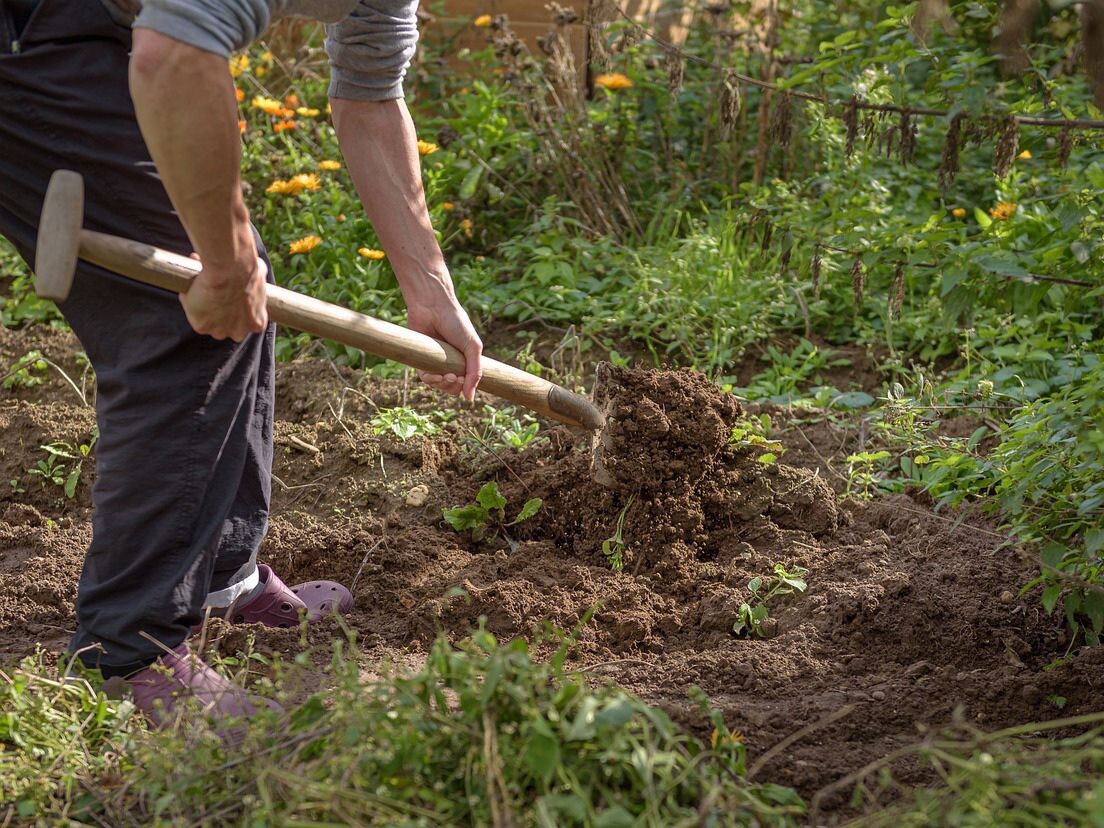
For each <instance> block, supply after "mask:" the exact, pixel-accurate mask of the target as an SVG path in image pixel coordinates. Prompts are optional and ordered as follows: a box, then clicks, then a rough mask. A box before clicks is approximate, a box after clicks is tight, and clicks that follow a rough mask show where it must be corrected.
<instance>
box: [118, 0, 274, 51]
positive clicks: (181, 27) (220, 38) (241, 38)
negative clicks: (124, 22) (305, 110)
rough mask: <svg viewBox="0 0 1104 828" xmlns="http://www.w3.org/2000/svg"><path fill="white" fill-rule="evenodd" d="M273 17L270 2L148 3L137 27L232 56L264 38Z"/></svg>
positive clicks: (178, 0)
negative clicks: (262, 36) (258, 39)
mask: <svg viewBox="0 0 1104 828" xmlns="http://www.w3.org/2000/svg"><path fill="white" fill-rule="evenodd" d="M271 14H272V12H271V9H270V5H269V2H266V0H145V2H144V3H143V4H142V11H141V12H139V14H138V18H137V19H136V20H135V21H134V27H135V28H144V29H153V30H154V31H156V32H160V33H161V34H163V35H167V36H168V37H171V38H175V39H176V40H180V41H183V42H184V43H187V44H189V45H191V46H195V47H196V48H198V49H203V50H204V51H207V52H214V53H215V54H218V55H224V56H226V57H229V55H230V53H231V52H235V51H238V50H239V49H244V48H245V47H246V46H248V45H249V44H250V43H252V42H253V41H254V40H256V39H257V38H258V37H260V36H261V33H262V32H263V31H264V30H265V28H266V27H267V26H268V21H269V18H270V17H271Z"/></svg>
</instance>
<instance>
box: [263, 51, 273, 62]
mask: <svg viewBox="0 0 1104 828" xmlns="http://www.w3.org/2000/svg"><path fill="white" fill-rule="evenodd" d="M261 60H263V61H264V62H265V63H272V52H261Z"/></svg>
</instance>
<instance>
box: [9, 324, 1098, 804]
mask: <svg viewBox="0 0 1104 828" xmlns="http://www.w3.org/2000/svg"><path fill="white" fill-rule="evenodd" d="M0 337H2V338H0V368H4V369H5V370H6V365H9V364H11V362H13V361H14V360H15V359H17V358H18V357H19V356H20V355H22V353H25V352H26V351H27V350H29V349H31V348H39V349H41V350H46V349H47V347H48V348H49V349H50V351H51V354H52V355H51V359H52V360H54V361H56V362H58V364H59V365H68V366H70V367H71V368H72V369H73V370H74V371H76V372H77V373H78V374H79V365H78V364H77V363H76V362H75V361H74V358H73V354H74V353H75V352H76V350H77V345H76V343H75V342H74V341H73V340H71V339H67V338H66V336H65V335H62V334H56V333H53V332H49V333H46V334H43V333H42V332H41V330H33V329H32V330H29V331H14V332H13V331H3V330H0ZM66 370H67V371H68V370H69V369H66ZM78 384H79V381H78ZM277 389H278V390H277V393H278V397H279V400H278V422H277V424H276V428H275V442H276V459H275V469H274V471H275V475H276V483H275V485H274V497H273V501H274V502H273V518H272V524H271V530H270V532H269V535H268V538H267V540H266V543H265V546H264V548H263V550H262V558H263V559H264V560H265V561H266V562H267V563H269V564H271V565H272V566H273V567H274V568H275V569H276V570H277V571H278V572H279V573H280V574H281V576H282V577H283V578H284V580H286V581H288V582H289V583H295V582H296V581H300V580H306V579H311V578H322V577H326V578H335V579H338V580H341V581H343V582H344V583H346V584H347V585H349V586H350V587H351V589H352V590H353V593H354V596H355V598H356V602H357V605H356V608H355V609H354V610H353V612H352V613H351V615H350V616H349V617H348V619H347V620H348V624H349V625H350V627H351V628H352V629H353V630H354V631H355V632H356V633H357V640H358V642H359V644H360V645H361V647H362V649H363V651H364V653H365V657H366V663H374V662H378V661H379V660H380V659H383V658H386V659H389V660H391V661H401V662H404V663H408V664H416V663H417V660H418V659H419V658H420V657H421V656H422V654H424V652H425V651H426V648H427V647H428V646H429V644H430V643H431V642H432V641H433V639H434V637H435V636H437V635H438V634H440V633H441V632H444V633H446V634H447V635H449V636H451V637H454V638H458V637H460V636H463V635H464V634H465V633H467V632H468V631H469V630H470V629H471V628H472V627H473V626H475V625H476V624H477V623H478V622H479V619H480V618H485V623H486V626H487V628H488V629H489V630H490V631H492V632H493V633H495V634H496V635H497V636H499V637H500V638H509V637H511V636H516V635H524V636H534V635H539V634H540V633H541V632H542V630H544V629H546V627H547V625H548V624H552V625H554V626H556V627H558V628H560V629H566V630H571V629H573V628H574V627H576V626H577V625H578V624H579V622H580V619H582V618H583V617H584V615H585V614H586V613H587V612H588V611H590V610H592V609H593V610H595V612H594V615H593V617H592V618H591V619H590V620H589V622H588V623H587V624H585V625H584V626H583V628H582V629H581V631H580V632H579V634H578V635H579V641H578V644H577V646H576V647H575V649H574V651H573V654H572V662H571V663H572V666H573V667H580V668H581V667H587V668H588V673H587V674H588V675H589V676H591V677H592V678H593V679H594V680H603V679H609V680H614V681H617V682H620V683H622V684H624V685H626V686H627V687H629V688H630V689H632V690H634V691H635V692H637V693H639V694H640V695H641V696H642V697H643V698H644V699H646V700H647V701H649V702H651V703H653V704H657V705H659V706H661V707H663V708H664V709H666V710H668V711H669V712H670V713H672V715H673V716H674V717H675V718H676V719H677V720H678V721H680V722H682V723H683V724H685V725H686V726H688V727H689V728H690V729H692V730H693V731H694V732H696V733H697V734H699V735H701V736H708V733H709V730H710V729H711V725H710V724H709V723H708V721H707V720H706V717H705V716H704V715H703V714H702V713H701V711H700V710H699V709H698V708H697V707H696V706H695V705H694V704H692V703H691V701H690V700H689V698H688V695H687V691H688V689H689V688H691V687H692V686H698V687H700V688H702V690H704V691H705V692H706V693H707V694H708V695H709V696H710V698H711V699H712V701H713V703H714V704H715V705H716V706H717V707H718V708H720V709H721V710H722V711H723V713H724V715H725V718H726V721H727V722H728V724H729V726H730V727H731V728H733V729H734V730H736V731H739V732H740V733H741V734H742V735H743V738H744V740H745V742H746V744H747V745H748V748H749V754H750V759H751V762H752V764H754V763H755V762H756V761H757V759H758V758H759V757H763V756H764V755H766V754H767V753H768V751H770V749H771V748H772V747H773V746H775V745H777V744H778V743H779V742H781V741H782V740H783V739H786V738H787V737H794V736H796V738H794V739H793V740H792V742H791V743H790V744H789V745H787V746H786V747H785V749H784V750H780V751H776V752H774V753H772V754H771V755H770V756H769V757H768V759H767V761H766V762H765V764H764V765H763V767H762V768H759V769H757V779H760V780H770V781H773V782H777V783H781V784H786V785H792V786H794V787H796V788H797V789H798V790H799V791H800V792H801V793H802V794H803V795H805V796H806V797H810V796H812V795H814V794H816V793H817V792H818V791H821V790H823V789H825V788H826V787H827V786H830V785H831V784H832V783H833V782H836V781H837V780H839V779H841V778H842V777H844V776H845V775H846V774H848V773H850V772H852V771H854V770H856V769H858V768H860V767H862V766H863V765H865V764H867V763H868V762H870V761H872V760H874V759H877V758H878V757H881V756H884V755H885V754H887V753H889V752H890V751H892V750H895V749H897V748H899V747H902V746H904V745H908V744H911V743H913V742H915V741H916V740H917V739H918V738H919V734H920V733H921V732H922V731H924V730H925V729H928V728H937V727H941V726H943V725H946V724H948V723H950V722H952V721H966V722H969V723H971V724H974V725H977V726H980V727H982V728H985V729H995V728H999V727H1004V726H1008V725H1013V724H1019V723H1024V722H1030V721H1035V720H1043V719H1050V718H1055V717H1056V716H1057V715H1063V716H1065V715H1077V714H1080V713H1087V712H1094V711H1097V710H1100V709H1101V706H1102V703H1101V698H1102V696H1101V694H1100V692H1099V690H1100V685H1101V683H1102V682H1104V679H1102V677H1104V647H1096V648H1087V647H1086V648H1073V649H1072V650H1071V649H1070V642H1069V640H1068V639H1067V636H1066V632H1065V630H1064V627H1063V624H1062V622H1061V620H1060V618H1059V617H1058V616H1057V615H1056V616H1054V617H1048V616H1047V615H1045V614H1044V613H1043V612H1042V610H1041V609H1040V606H1039V600H1038V595H1037V594H1036V593H1035V592H1034V591H1031V592H1028V593H1027V594H1025V595H1020V592H1019V590H1020V587H1021V585H1023V584H1025V583H1027V582H1028V581H1030V580H1031V578H1032V577H1033V575H1034V573H1035V570H1034V568H1033V566H1032V565H1031V563H1030V561H1027V560H1025V559H1024V557H1023V555H1022V554H1020V553H1019V552H1017V551H1016V549H1015V548H1014V547H1013V546H1012V545H1011V544H1010V543H1009V542H1008V539H1007V538H1006V537H1005V536H1004V535H1002V534H1001V533H1000V532H999V531H997V528H996V526H995V525H994V524H993V523H992V521H991V520H990V519H988V518H986V517H984V516H982V515H981V514H975V513H971V512H958V513H954V514H944V513H936V512H934V511H932V509H931V508H930V506H929V504H927V502H926V501H925V499H924V498H923V497H922V496H920V495H915V496H914V495H908V494H902V495H897V496H893V497H889V498H883V499H876V500H873V501H860V500H855V499H848V498H841V497H840V496H839V493H838V491H839V489H840V488H841V480H840V466H839V464H838V462H836V459H835V458H838V457H839V456H840V452H841V451H843V452H846V451H847V448H846V444H847V443H848V441H849V440H853V439H855V438H854V437H853V435H852V436H850V437H849V436H848V435H847V434H846V433H844V432H843V430H842V427H841V426H840V424H839V423H838V422H835V421H828V420H819V421H809V420H804V421H796V426H794V422H795V421H793V418H792V416H791V415H789V414H787V413H786V412H783V411H780V410H773V409H768V410H772V411H773V413H774V414H775V415H777V416H776V420H777V422H778V426H779V427H778V429H777V433H775V434H772V435H771V436H772V437H779V438H780V439H781V440H782V442H783V444H784V445H785V446H786V447H787V448H789V449H790V452H789V453H787V454H785V455H783V456H782V461H781V462H775V463H762V462H760V456H761V454H762V450H761V449H759V448H756V447H750V446H744V445H737V446H733V445H731V444H730V441H729V435H730V434H731V432H732V427H733V425H734V424H735V423H737V422H739V421H741V420H742V419H743V418H746V417H747V416H748V414H749V412H747V411H743V410H742V409H741V407H740V405H739V404H738V402H737V401H736V400H735V398H733V397H732V396H730V395H727V394H725V393H723V392H721V391H720V390H719V389H718V388H717V387H716V386H714V385H713V384H711V383H709V382H708V381H706V380H705V379H704V378H703V377H701V376H700V375H696V374H694V373H692V372H689V371H650V370H629V369H619V368H607V369H606V370H605V372H604V375H603V376H602V378H601V381H600V383H599V388H598V390H597V392H596V399H597V400H599V401H600V402H601V403H602V405H604V406H605V407H606V410H607V411H608V413H609V416H610V424H609V426H608V427H607V429H606V431H605V433H604V435H603V438H602V440H601V441H600V445H599V446H598V447H597V449H598V450H597V452H596V451H595V450H594V449H595V447H594V446H592V445H591V443H590V442H588V441H587V440H586V439H585V438H580V436H579V435H577V434H574V433H572V432H570V431H569V430H568V429H566V428H564V427H561V426H551V425H547V424H542V429H541V431H540V433H539V436H538V438H537V440H536V441H535V442H534V443H533V444H531V445H530V446H529V447H527V448H525V449H523V450H520V451H519V450H516V449H513V448H509V447H507V446H505V445H504V444H502V443H500V442H497V441H496V439H497V438H496V431H495V429H494V428H493V427H489V426H488V425H487V417H486V413H485V410H484V408H483V406H484V405H486V404H490V403H492V402H493V401H492V400H491V398H486V399H482V400H480V401H479V403H477V405H476V406H475V407H474V408H473V407H465V406H462V405H460V404H458V403H455V402H452V401H450V400H445V399H443V398H440V397H437V396H435V395H434V394H432V393H431V392H429V391H427V390H425V389H422V388H420V387H418V386H417V385H414V384H412V385H407V384H404V383H401V382H396V381H388V382H384V381H380V380H377V379H375V378H373V377H371V376H367V375H363V374H360V373H357V372H353V371H350V370H348V369H343V368H338V367H335V366H333V365H332V364H330V363H322V362H315V361H301V362H295V363H290V364H286V365H281V366H279V368H278V386H277ZM0 393H2V396H0V427H2V428H3V439H2V440H0V467H2V469H0V471H3V474H4V478H3V480H4V487H3V489H0V663H4V662H10V661H12V660H14V659H16V658H19V657H22V656H25V655H28V654H30V653H32V652H34V651H35V649H36V648H39V647H41V648H44V649H45V650H47V651H48V652H57V651H59V650H61V649H62V648H63V647H64V645H65V641H66V639H67V637H68V635H69V633H70V631H71V630H72V627H73V623H74V621H73V600H74V597H75V594H76V585H77V579H78V576H79V573H80V567H81V561H82V555H83V550H84V548H85V546H86V544H87V543H88V540H89V538H90V535H91V521H90V507H89V492H90V484H91V481H92V479H93V476H94V470H93V469H92V468H91V467H90V466H91V463H89V464H88V466H89V468H86V469H85V470H84V473H83V475H82V478H81V483H80V485H79V487H78V488H77V491H76V493H75V497H73V498H68V497H66V496H65V495H64V493H63V492H62V491H61V489H60V487H58V486H56V485H54V484H49V483H45V484H44V483H42V482H41V481H40V480H39V479H37V478H34V477H32V476H30V475H28V473H27V472H26V470H27V469H28V468H32V467H33V466H34V465H35V463H36V462H37V460H39V459H41V457H42V456H43V452H42V451H41V449H39V446H40V445H42V444H43V443H45V442H49V441H53V440H66V441H72V440H79V439H84V438H86V437H87V436H88V433H89V431H90V430H91V428H92V425H93V423H94V418H93V415H92V412H91V409H90V408H88V407H87V406H86V405H84V404H83V403H82V402H81V400H80V397H79V395H78V394H77V393H75V392H74V391H73V389H72V388H71V387H69V385H68V383H66V382H65V380H64V379H62V378H61V376H60V374H59V372H57V371H53V370H51V371H50V372H48V373H47V374H46V375H45V380H44V383H43V384H42V385H39V386H36V387H34V388H29V389H22V390H18V389H17V390H15V391H4V392H0ZM398 404H406V405H410V406H412V407H414V408H416V409H418V410H420V411H423V412H430V411H435V410H440V409H442V408H444V409H445V410H448V411H451V412H452V413H453V416H452V417H451V419H449V421H448V422H447V423H446V424H444V425H443V426H441V427H440V430H439V431H438V432H437V433H436V434H433V435H431V436H428V437H425V438H421V437H419V438H414V439H411V440H409V441H407V442H402V441H399V440H398V439H397V438H391V437H388V436H381V435H377V434H375V433H374V432H373V429H372V427H371V425H370V422H369V421H370V420H371V418H372V416H373V415H374V413H375V410H376V407H377V406H378V407H388V406H394V405H398ZM787 417H790V419H789V420H788V419H787ZM795 428H796V430H795ZM798 432H800V433H798ZM859 439H861V437H860V438H859ZM596 455H597V456H598V457H599V463H600V469H599V470H600V471H601V470H604V474H599V475H597V479H596V475H595V471H596V469H595V460H594V458H595V456H596ZM7 480H14V481H16V484H15V485H14V486H12V485H10V484H8V483H7V482H6V481H7ZM488 481H495V482H497V483H498V485H499V487H500V489H501V491H502V493H503V494H504V495H505V496H506V498H507V500H508V503H509V505H508V506H507V509H506V512H507V519H508V520H509V519H512V516H513V515H514V514H516V512H517V510H518V509H519V508H520V506H521V504H522V503H523V502H525V501H526V500H528V499H529V498H533V497H539V498H542V500H543V505H542V508H541V509H540V511H539V512H538V513H537V515H536V516H535V517H533V518H532V519H530V520H529V521H526V522H524V523H521V524H518V525H516V526H507V527H502V528H500V529H499V531H497V532H489V533H488V537H486V538H484V539H483V540H480V541H475V540H473V539H472V538H471V537H470V536H469V535H468V534H467V533H464V534H460V533H457V532H455V531H453V530H452V529H451V528H449V527H448V526H447V524H445V523H444V522H443V521H442V515H441V510H442V508H447V507H452V506H458V505H464V504H468V503H471V502H472V501H473V499H474V496H475V493H476V492H477V491H478V489H479V487H480V486H481V485H482V484H484V483H485V482H488ZM599 481H601V482H599ZM619 518H620V519H621V522H622V527H623V528H622V533H621V537H622V540H623V548H622V549H621V557H622V560H623V569H622V570H621V571H614V570H613V569H612V568H611V566H610V563H609V562H608V561H607V557H606V555H605V554H604V553H603V550H602V544H603V541H605V540H608V539H611V538H613V537H614V536H615V535H616V531H617V526H618V522H619ZM607 546H608V547H609V548H610V549H611V551H616V550H617V548H618V546H619V545H618V544H613V545H612V546H609V545H607ZM776 564H781V565H783V566H784V567H786V568H787V570H789V571H791V572H792V571H795V569H796V568H798V567H800V568H802V569H804V570H807V572H806V574H805V575H804V576H803V577H804V579H805V580H806V581H807V582H808V589H807V590H806V591H805V592H794V593H792V594H789V595H784V596H780V597H778V598H775V599H773V600H772V601H771V602H770V604H769V612H770V616H769V618H768V619H767V621H766V622H764V625H763V631H764V632H765V635H764V636H762V637H760V636H749V635H747V634H746V633H745V634H737V633H735V632H734V631H733V627H734V624H735V622H736V620H737V617H738V614H739V611H740V606H741V604H742V603H743V602H745V601H746V600H748V597H749V592H748V588H747V587H748V582H749V580H751V579H752V578H756V577H759V578H762V579H764V581H766V580H768V579H769V578H770V576H771V575H772V574H773V571H774V567H775V565H776ZM328 624H329V625H328V626H324V627H321V628H317V629H314V630H312V632H311V636H310V639H311V642H313V643H315V644H318V645H321V646H322V647H323V648H324V645H325V643H326V641H327V640H328V639H329V637H330V636H332V635H335V634H338V633H339V630H338V627H337V626H336V625H334V624H332V622H328ZM212 633H213V634H214V636H215V638H216V643H217V646H218V647H219V648H220V649H224V650H225V649H231V650H232V649H234V648H236V647H240V646H243V645H244V643H245V640H246V637H247V635H249V634H252V635H255V636H256V639H257V642H258V646H259V647H261V648H262V649H264V648H268V649H272V650H281V651H283V652H285V653H290V652H292V651H294V650H296V649H297V648H298V647H299V646H300V644H301V642H300V640H299V634H298V632H289V631H281V630H265V629H262V628H258V629H244V630H243V629H241V628H228V627H225V626H224V625H221V624H220V625H215V627H214V628H213V629H212ZM1059 697H1060V698H1061V699H1064V702H1059V701H1058V699H1059ZM1059 704H1061V705H1062V707H1061V713H1060V714H1059V711H1058V705H1059ZM897 771H898V774H899V778H900V779H902V780H903V781H906V782H908V781H912V782H923V781H926V780H927V778H928V777H927V776H925V772H924V771H923V770H921V769H920V768H919V767H918V766H914V765H912V764H909V763H907V762H906V763H904V764H901V765H899V766H898V767H897ZM848 793H849V791H848V790H846V789H845V790H842V791H841V792H839V793H838V794H834V795H832V796H829V797H827V798H826V799H825V805H826V807H827V808H828V811H829V814H831V813H832V809H836V811H835V812H836V813H837V814H839V813H842V812H843V811H842V810H840V809H844V808H846V799H847V794H848ZM828 819H829V820H830V819H832V817H831V816H829V817H828Z"/></svg>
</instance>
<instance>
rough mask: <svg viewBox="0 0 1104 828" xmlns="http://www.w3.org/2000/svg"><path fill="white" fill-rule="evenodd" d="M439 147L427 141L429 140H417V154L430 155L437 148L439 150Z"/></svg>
mask: <svg viewBox="0 0 1104 828" xmlns="http://www.w3.org/2000/svg"><path fill="white" fill-rule="evenodd" d="M439 149H440V147H438V146H437V145H436V144H431V143H429V141H422V140H419V141H418V154H419V155H432V154H433V153H435V152H437V150H439Z"/></svg>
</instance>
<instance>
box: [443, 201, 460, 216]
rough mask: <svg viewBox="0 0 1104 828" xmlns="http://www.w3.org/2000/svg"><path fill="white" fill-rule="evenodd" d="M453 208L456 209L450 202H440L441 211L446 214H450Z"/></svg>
mask: <svg viewBox="0 0 1104 828" xmlns="http://www.w3.org/2000/svg"><path fill="white" fill-rule="evenodd" d="M455 208H456V205H455V204H453V203H452V202H451V201H442V202H441V209H442V210H444V211H445V212H446V213H451V212H452V211H453V210H454V209H455Z"/></svg>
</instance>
